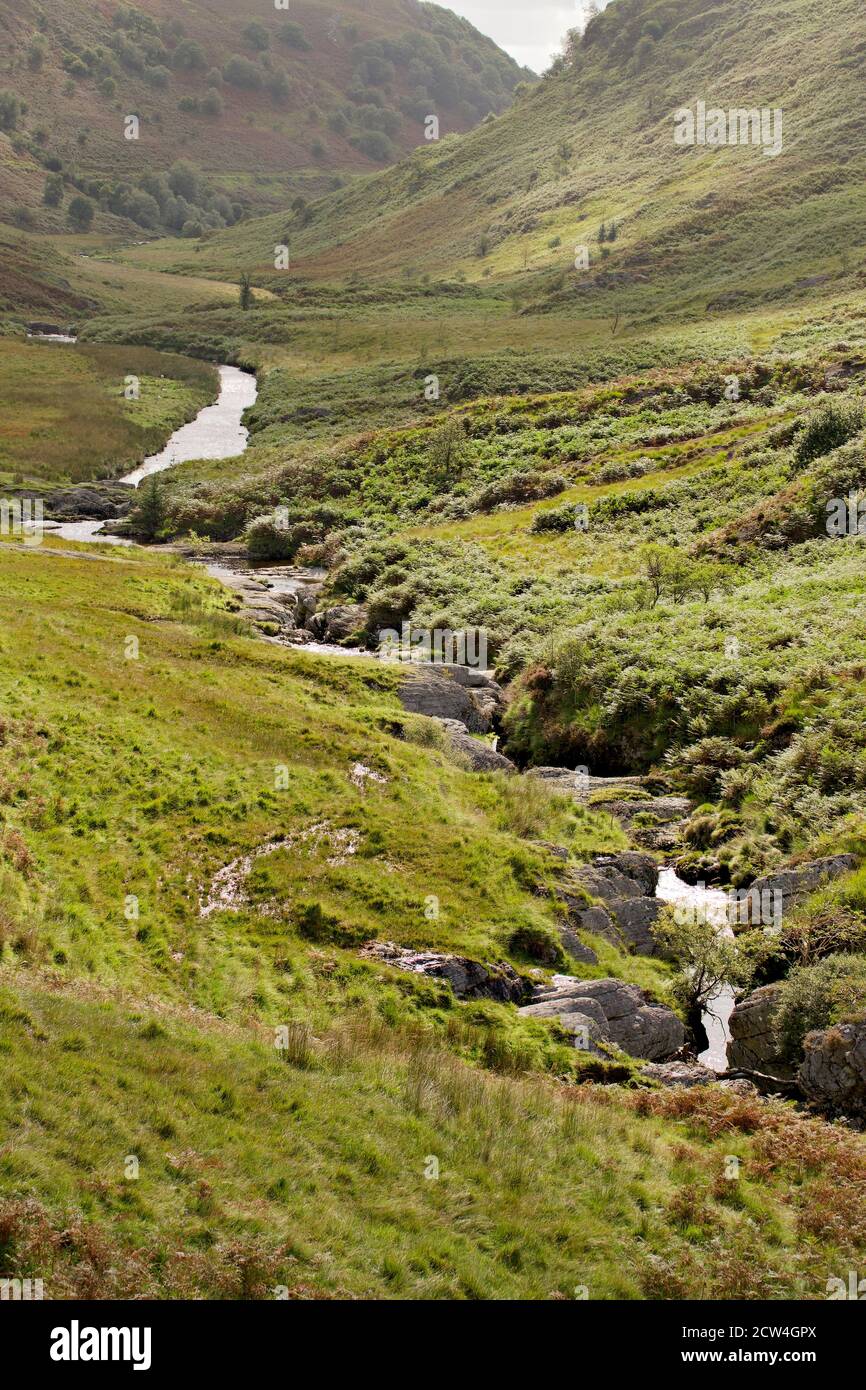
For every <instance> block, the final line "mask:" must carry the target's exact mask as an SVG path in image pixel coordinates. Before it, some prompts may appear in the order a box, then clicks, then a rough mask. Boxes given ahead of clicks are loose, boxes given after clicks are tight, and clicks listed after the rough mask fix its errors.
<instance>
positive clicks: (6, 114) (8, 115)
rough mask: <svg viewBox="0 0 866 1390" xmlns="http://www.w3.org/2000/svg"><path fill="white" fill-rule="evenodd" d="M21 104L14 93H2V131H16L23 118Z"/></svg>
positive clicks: (0, 97) (0, 93)
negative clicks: (21, 117) (20, 119)
mask: <svg viewBox="0 0 866 1390" xmlns="http://www.w3.org/2000/svg"><path fill="white" fill-rule="evenodd" d="M21 112H22V106H21V102H20V101H19V100H18V97H17V96H16V95H15V93H14V92H10V91H8V90H7V89H6V88H4V89H3V91H0V130H6V131H9V130H14V129H15V127H16V126H17V124H18V121H19V118H20V116H21Z"/></svg>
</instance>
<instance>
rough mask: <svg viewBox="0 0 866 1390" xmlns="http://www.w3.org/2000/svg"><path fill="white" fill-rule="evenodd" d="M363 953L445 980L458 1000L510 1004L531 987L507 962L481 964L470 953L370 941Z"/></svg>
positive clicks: (396, 965) (394, 965)
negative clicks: (458, 953) (483, 1000)
mask: <svg viewBox="0 0 866 1390" xmlns="http://www.w3.org/2000/svg"><path fill="white" fill-rule="evenodd" d="M360 954H361V955H362V956H364V957H366V959H367V960H378V961H381V962H382V963H383V964H384V965H391V966H393V967H394V968H395V969H396V970H407V971H409V972H410V973H411V974H413V975H427V976H429V977H430V978H431V979H436V980H446V981H447V982H448V984H450V986H451V988H452V990H453V991H454V994H455V995H456V997H457V998H458V999H499V1000H501V1001H502V1002H503V1003H507V1004H520V1003H522V1002H523V1001H524V1000H525V999H526V998H527V996H528V995H529V993H530V991H531V989H532V986H531V985H530V984H529V982H528V981H527V980H525V979H524V978H523V976H522V975H519V974H518V973H517V971H516V970H515V969H514V967H513V966H512V965H509V964H508V962H507V961H500V962H499V963H498V964H497V965H482V964H481V962H480V961H477V960H470V959H469V957H468V956H455V955H447V954H445V953H443V952H439V951H412V950H409V949H408V948H407V947H405V946H397V945H396V944H395V943H394V942H393V941H368V942H367V944H366V945H365V946H362V947H361V950H360Z"/></svg>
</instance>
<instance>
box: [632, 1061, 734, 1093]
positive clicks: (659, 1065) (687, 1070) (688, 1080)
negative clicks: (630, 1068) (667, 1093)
mask: <svg viewBox="0 0 866 1390" xmlns="http://www.w3.org/2000/svg"><path fill="white" fill-rule="evenodd" d="M641 1076H645V1077H648V1078H649V1079H650V1080H652V1081H658V1082H659V1084H660V1085H661V1086H671V1087H672V1086H685V1087H690V1086H709V1085H710V1083H711V1082H715V1081H717V1080H718V1078H717V1076H716V1073H715V1072H714V1071H712V1070H711V1069H710V1067H705V1066H704V1065H703V1063H701V1062H649V1063H648V1064H647V1066H645V1067H644V1069H643V1071H642V1072H641Z"/></svg>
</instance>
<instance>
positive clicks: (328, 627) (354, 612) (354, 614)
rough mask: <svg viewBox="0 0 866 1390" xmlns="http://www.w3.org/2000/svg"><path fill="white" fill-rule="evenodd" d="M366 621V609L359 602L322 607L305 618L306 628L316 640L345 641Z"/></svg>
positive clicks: (358, 630)
mask: <svg viewBox="0 0 866 1390" xmlns="http://www.w3.org/2000/svg"><path fill="white" fill-rule="evenodd" d="M366 621H367V610H366V608H365V607H364V605H363V604H361V603H338V604H335V605H334V607H332V608H323V609H321V610H320V611H318V612H316V613H312V614H311V615H310V617H309V618H308V619H307V630H308V631H309V632H311V633H312V635H313V638H314V640H315V641H317V642H334V643H337V642H346V641H347V640H348V639H349V638H350V637H353V636H355V634H356V633H358V632H360V631H361V629H362V628H363V627H364V624H365V623H366Z"/></svg>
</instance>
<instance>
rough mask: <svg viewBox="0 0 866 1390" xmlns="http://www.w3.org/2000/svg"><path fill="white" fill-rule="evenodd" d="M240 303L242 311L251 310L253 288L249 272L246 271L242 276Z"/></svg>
mask: <svg viewBox="0 0 866 1390" xmlns="http://www.w3.org/2000/svg"><path fill="white" fill-rule="evenodd" d="M238 302H239V304H240V306H241V308H242V309H249V308H251V306H252V303H253V287H252V282H251V281H250V277H249V274H248V273H247V271H244V273H243V275H242V276H241V286H240V294H239V296H238Z"/></svg>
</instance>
